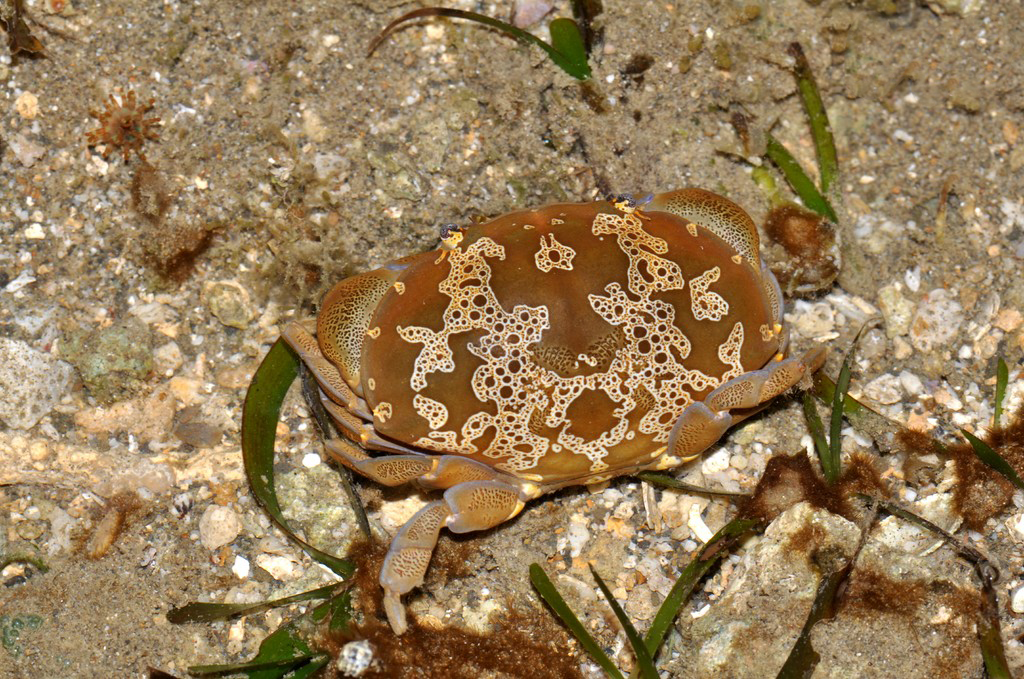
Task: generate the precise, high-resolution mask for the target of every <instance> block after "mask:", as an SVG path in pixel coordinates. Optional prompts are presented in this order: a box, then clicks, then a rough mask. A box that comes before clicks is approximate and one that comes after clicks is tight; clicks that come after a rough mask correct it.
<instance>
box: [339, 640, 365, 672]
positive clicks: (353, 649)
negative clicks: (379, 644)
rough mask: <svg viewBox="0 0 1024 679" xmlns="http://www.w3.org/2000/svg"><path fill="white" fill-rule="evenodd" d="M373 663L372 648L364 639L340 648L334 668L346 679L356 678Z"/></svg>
mask: <svg viewBox="0 0 1024 679" xmlns="http://www.w3.org/2000/svg"><path fill="white" fill-rule="evenodd" d="M372 662H373V647H372V646H370V642H369V641H366V640H365V639H360V640H359V641H350V642H348V643H347V644H345V645H344V646H342V647H341V652H340V653H338V660H337V663H336V666H337V668H338V671H339V672H341V673H342V675H343V676H346V677H358V676H361V675H362V674H363V672H365V671H366V669H367V668H368V667H369V666H370V664H371V663H372Z"/></svg>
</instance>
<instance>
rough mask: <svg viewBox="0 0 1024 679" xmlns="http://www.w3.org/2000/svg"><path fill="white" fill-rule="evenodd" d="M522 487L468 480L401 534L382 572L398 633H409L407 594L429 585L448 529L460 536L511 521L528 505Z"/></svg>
mask: <svg viewBox="0 0 1024 679" xmlns="http://www.w3.org/2000/svg"><path fill="white" fill-rule="evenodd" d="M524 504H525V503H524V500H523V498H522V497H521V496H520V492H519V490H518V489H517V488H515V487H514V486H512V485H509V484H508V483H505V482H503V481H467V482H465V483H459V484H456V485H454V486H452V487H451V488H449V489H448V490H446V491H445V493H444V499H443V500H438V501H435V502H431V503H429V504H427V505H426V506H425V507H423V509H421V510H419V511H418V512H416V514H414V515H413V517H412V518H411V519H409V520H408V521H407V522H406V524H405V525H404V526H402V527H401V528H400V529H399V531H398V532H397V533H396V534H395V537H394V539H393V540H392V541H391V548H390V549H389V550H388V554H387V556H386V557H385V558H384V566H383V568H381V571H380V584H381V587H383V588H384V611H385V613H387V616H388V622H389V623H391V628H392V629H393V630H394V631H395V634H402V633H403V632H405V630H406V629H408V624H407V623H406V619H405V607H404V606H403V605H402V595H403V594H405V593H406V592H409V591H411V590H412V589H414V588H416V587H419V586H420V585H422V584H423V575H424V573H426V571H427V565H428V564H429V563H430V557H431V555H432V554H433V552H434V546H435V545H436V544H437V536H438V533H439V532H440V530H441V527H442V526H447V527H448V530H450V531H452V532H455V533H469V532H471V531H475V530H486V529H488V528H493V527H494V526H497V525H498V524H500V523H503V522H505V521H508V520H509V519H511V518H512V517H514V516H515V515H516V514H518V513H519V512H520V511H522V509H523V506H524Z"/></svg>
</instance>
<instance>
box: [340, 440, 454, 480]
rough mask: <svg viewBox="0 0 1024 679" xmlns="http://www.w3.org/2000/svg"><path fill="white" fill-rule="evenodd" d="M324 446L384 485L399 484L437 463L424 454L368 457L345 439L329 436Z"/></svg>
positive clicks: (357, 470)
mask: <svg viewBox="0 0 1024 679" xmlns="http://www.w3.org/2000/svg"><path fill="white" fill-rule="evenodd" d="M326 448H327V452H328V453H329V454H330V456H331V457H332V458H334V459H335V460H337V461H338V462H340V463H341V464H343V465H345V466H346V467H348V468H349V469H351V470H352V471H354V472H357V473H359V474H362V475H363V476H365V477H366V478H368V479H370V480H371V481H376V482H377V483H379V484H381V485H383V486H400V485H402V484H403V483H408V482H409V481H412V480H413V479H417V478H419V477H421V476H423V475H424V474H429V473H430V472H432V471H433V469H434V467H436V466H437V459H436V458H432V457H428V456H426V455H382V456H381V457H370V456H369V455H367V454H366V453H365V452H363V450H362V448H360V447H358V446H355V445H352V444H351V443H349V442H348V441H346V440H344V439H331V440H330V441H328V442H327V444H326Z"/></svg>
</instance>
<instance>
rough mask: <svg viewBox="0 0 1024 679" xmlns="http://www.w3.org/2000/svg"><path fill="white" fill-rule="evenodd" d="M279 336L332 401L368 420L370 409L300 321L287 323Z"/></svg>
mask: <svg viewBox="0 0 1024 679" xmlns="http://www.w3.org/2000/svg"><path fill="white" fill-rule="evenodd" d="M281 337H283V338H284V341H285V342H287V343H288V346H290V347H291V348H292V349H294V350H295V353H297V354H298V355H299V358H300V359H301V360H302V362H303V363H305V364H306V365H307V366H309V369H310V371H312V373H313V377H315V378H316V381H317V384H319V385H320V388H321V389H323V390H324V392H325V393H326V394H327V395H328V396H329V397H330V399H331V400H332V401H334V402H335V403H339V404H341V405H343V406H345V407H346V408H348V409H349V411H351V412H353V413H356V414H358V415H360V416H361V417H363V418H364V419H367V420H369V419H370V418H371V415H370V411H369V409H368V408H367V407H366V401H364V400H363V399H361V398H359V396H357V395H356V393H355V392H354V391H352V388H351V387H349V386H348V383H346V382H345V380H344V378H342V376H341V372H339V371H338V369H337V368H336V367H335V366H334V364H333V363H331V362H330V361H328V360H327V358H326V357H325V356H324V355H323V353H322V352H321V351H320V346H319V344H317V341H316V338H315V337H313V336H312V335H310V334H309V332H308V331H307V330H306V329H305V328H303V327H302V325H301V324H300V323H297V322H295V321H292V322H291V323H289V324H288V325H287V326H285V329H284V332H282V333H281Z"/></svg>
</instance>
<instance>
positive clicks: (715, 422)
mask: <svg viewBox="0 0 1024 679" xmlns="http://www.w3.org/2000/svg"><path fill="white" fill-rule="evenodd" d="M824 360H825V350H824V349H823V348H820V347H819V348H816V349H812V350H810V351H808V352H807V353H806V354H804V355H803V356H799V357H796V356H793V357H790V358H786V359H782V360H781V361H773V362H771V363H769V364H768V365H767V366H765V367H764V368H762V369H760V370H754V371H752V372H748V373H745V374H743V375H740V376H739V377H736V378H734V379H731V380H729V381H728V382H725V383H723V384H721V385H720V386H719V387H718V388H717V389H714V390H713V391H712V392H711V393H709V394H708V395H707V396H706V397H705V398H704V399H703V401H698V402H696V403H692V404H690V405H689V406H687V408H686V410H684V411H683V414H682V415H680V416H679V419H678V420H676V424H675V426H674V427H673V428H672V433H671V434H670V435H669V438H668V449H667V450H666V455H665V456H663V459H659V460H658V461H657V463H656V465H655V466H656V467H657V468H659V469H664V468H667V467H671V466H675V465H676V464H679V463H680V462H685V461H687V460H691V459H693V458H695V457H697V456H698V455H700V454H701V453H703V452H704V451H705V450H706V449H707V448H708V447H709V446H710V445H711V444H713V443H714V442H715V441H717V440H718V439H719V438H721V437H722V435H723V434H724V433H725V430H726V429H728V428H729V427H731V426H732V425H733V424H735V423H736V422H738V421H739V420H742V419H743V418H744V417H747V416H748V415H751V414H752V413H751V412H740V413H735V414H733V413H731V412H730V411H731V410H733V409H751V408H757V407H758V406H761V405H764V404H765V403H767V402H768V401H770V400H771V399H773V398H775V397H776V396H778V395H779V394H781V393H782V392H784V391H786V390H787V389H789V388H790V387H792V386H793V385H795V384H796V383H797V382H799V381H800V379H801V378H802V377H803V376H804V375H805V374H807V373H809V372H814V371H815V370H817V369H818V368H820V367H821V364H822V363H823V362H824Z"/></svg>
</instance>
